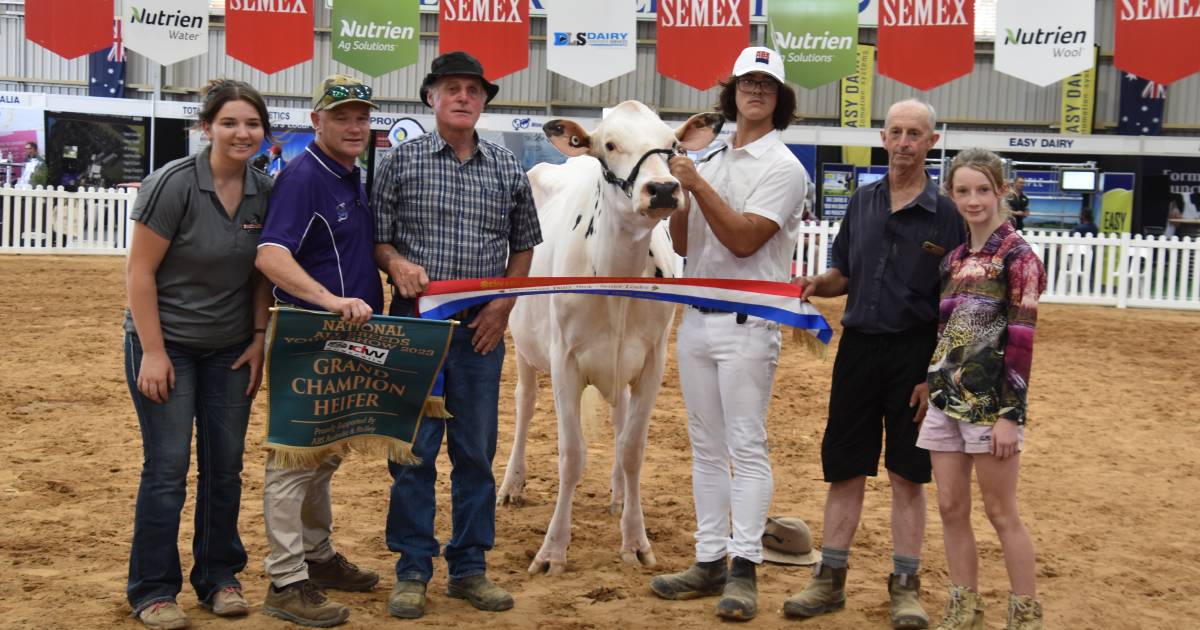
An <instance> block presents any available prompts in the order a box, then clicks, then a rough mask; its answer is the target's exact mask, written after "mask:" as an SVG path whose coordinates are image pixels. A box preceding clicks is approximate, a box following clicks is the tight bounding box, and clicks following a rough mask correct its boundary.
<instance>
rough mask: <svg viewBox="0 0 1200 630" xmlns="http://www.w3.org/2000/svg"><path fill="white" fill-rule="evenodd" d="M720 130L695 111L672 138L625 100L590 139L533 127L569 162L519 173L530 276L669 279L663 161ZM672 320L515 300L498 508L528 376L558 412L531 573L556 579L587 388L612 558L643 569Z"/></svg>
mask: <svg viewBox="0 0 1200 630" xmlns="http://www.w3.org/2000/svg"><path fill="white" fill-rule="evenodd" d="M723 122H724V120H723V119H722V117H721V116H719V115H717V114H697V115H695V116H692V117H691V118H690V119H689V120H688V121H687V122H685V123H684V124H683V125H681V126H680V127H679V128H678V129H677V130H672V129H670V128H669V127H667V126H666V125H665V124H664V123H663V122H662V121H661V120H660V119H659V118H658V116H657V115H655V114H654V112H652V111H651V110H650V109H649V108H647V107H646V106H645V105H643V104H641V103H638V102H636V101H626V102H624V103H621V104H620V105H618V106H617V107H615V108H614V109H613V110H612V111H611V112H610V113H609V114H608V116H607V117H606V118H605V119H604V120H603V122H601V123H600V126H599V127H597V128H596V129H595V130H594V131H592V132H591V133H587V132H586V131H584V130H583V128H582V127H580V126H579V124H578V123H576V122H574V121H570V120H553V121H550V122H548V123H546V125H545V126H544V128H543V129H544V131H545V133H546V135H547V136H548V137H549V138H550V141H551V142H552V143H553V144H554V146H555V147H557V148H558V149H559V150H560V151H562V152H563V153H564V154H566V155H568V156H571V158H572V159H570V160H568V161H567V163H566V164H563V165H549V164H541V165H538V166H536V167H534V168H533V169H532V170H530V172H529V180H530V183H531V185H532V187H533V195H534V199H535V201H536V203H537V207H538V218H539V219H540V221H541V226H542V234H543V237H544V238H545V242H543V243H542V244H541V245H539V246H538V247H537V248H536V249H535V250H534V253H533V267H532V270H531V271H530V275H533V276H605V277H643V276H648V277H652V276H655V275H661V276H667V277H669V276H671V275H673V271H674V263H673V261H674V260H675V254H674V252H673V251H672V249H671V245H670V242H669V239H668V238H667V235H666V232H665V230H664V229H656V227H659V226H661V225H662V220H663V219H665V218H666V217H667V216H668V215H670V214H671V213H672V212H674V211H675V209H676V208H680V207H682V206H683V204H684V203H685V202H686V197H685V196H684V194H683V192H682V191H681V190H680V188H679V182H678V181H677V180H676V179H675V178H674V177H672V176H671V173H670V170H669V169H668V168H667V160H666V158H667V157H669V155H670V153H671V152H674V151H677V150H679V149H680V148H684V149H688V150H693V151H694V150H698V149H700V148H702V147H704V146H707V145H708V144H709V143H710V142H711V141H712V139H713V138H714V137H715V136H716V134H717V132H718V131H719V130H720V127H721V124H722V123H723ZM673 314H674V305H672V304H669V303H665V302H652V301H646V300H638V299H632V298H620V297H601V296H590V295H577V294H558V295H552V296H529V297H523V298H521V299H519V300H517V305H516V308H514V309H513V313H512V317H511V318H510V326H511V330H512V336H513V340H514V341H515V344H516V351H517V393H516V397H517V429H516V436H515V438H514V441H513V450H512V454H511V456H510V457H509V460H508V468H507V470H506V471H505V474H504V482H503V483H502V484H501V487H500V491H499V493H498V495H497V502H498V503H501V504H505V503H512V504H519V503H520V502H521V492H522V490H523V489H524V485H525V440H526V436H527V435H528V431H529V422H530V419H531V418H532V417H533V411H534V403H535V401H536V399H537V372H539V371H540V372H549V373H550V375H551V379H552V382H553V389H554V405H555V409H556V411H557V415H558V472H559V486H558V501H557V503H556V504H555V507H554V516H553V518H552V519H551V520H550V526H549V528H548V529H547V531H546V538H545V541H544V542H543V543H542V548H541V550H540V551H538V554H537V556H536V557H535V558H534V559H533V562H532V563H531V564H530V566H529V572H530V573H537V572H541V571H546V572H548V573H549V574H551V575H557V574H560V573H562V572H563V571H564V570H565V568H566V559H567V546H568V543H569V542H570V539H571V502H572V499H573V497H574V494H575V487H576V485H577V484H578V483H579V480H580V478H581V477H582V476H583V470H584V464H585V457H586V449H585V444H584V436H583V431H582V428H581V425H580V397H581V395H582V392H583V390H584V388H585V387H586V386H588V385H592V386H594V387H595V388H596V389H597V390H598V391H599V392H600V394H601V395H602V396H603V397H604V399H605V400H606V401H607V402H608V404H610V405H612V407H613V414H612V420H613V432H614V434H615V435H616V440H615V441H616V455H615V457H614V463H613V473H612V504H611V506H610V509H611V510H612V511H613V512H615V511H616V510H617V509H620V510H621V558H622V559H623V560H625V561H626V562H631V563H636V562H639V561H640V562H641V563H643V564H645V565H648V566H650V565H653V564H654V553H653V552H652V551H651V549H650V541H649V540H648V539H647V538H646V525H645V521H644V519H643V516H642V506H641V497H640V494H639V489H638V483H639V476H640V473H641V467H642V459H643V455H644V453H645V450H646V434H647V431H648V429H649V423H650V412H651V411H652V409H653V407H654V399H655V397H656V396H657V395H658V390H659V387H660V386H661V385H662V376H663V369H664V367H665V364H666V360H667V336H668V333H669V331H670V325H671V319H672V316H673Z"/></svg>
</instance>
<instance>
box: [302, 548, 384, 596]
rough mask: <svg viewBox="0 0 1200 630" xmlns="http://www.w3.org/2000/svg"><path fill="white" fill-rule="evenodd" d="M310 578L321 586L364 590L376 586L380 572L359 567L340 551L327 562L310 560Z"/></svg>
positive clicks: (346, 589)
mask: <svg viewBox="0 0 1200 630" xmlns="http://www.w3.org/2000/svg"><path fill="white" fill-rule="evenodd" d="M308 579H310V580H313V581H314V582H316V583H317V584H319V585H320V586H321V588H331V589H334V590H338V591H353V592H362V591H369V590H371V589H373V588H375V585H376V584H378V583H379V574H378V573H376V572H374V571H368V570H366V569H360V568H358V565H356V564H354V563H353V562H350V561H349V560H347V559H346V556H343V555H342V554H340V553H338V554H334V556H333V557H332V558H330V559H328V560H326V561H325V562H308Z"/></svg>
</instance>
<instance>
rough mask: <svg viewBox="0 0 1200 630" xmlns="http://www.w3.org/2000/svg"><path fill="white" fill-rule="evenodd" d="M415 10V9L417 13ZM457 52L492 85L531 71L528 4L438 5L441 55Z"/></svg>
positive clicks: (508, 0)
mask: <svg viewBox="0 0 1200 630" xmlns="http://www.w3.org/2000/svg"><path fill="white" fill-rule="evenodd" d="M339 1H340V0H339ZM335 6H336V5H335ZM416 10H417V9H416V8H415V7H414V8H413V11H414V13H415V12H416ZM455 50H461V51H464V52H467V53H469V54H470V55H471V56H473V57H475V58H476V59H478V60H479V63H480V64H482V65H483V72H484V74H485V75H486V78H487V79H488V80H489V81H495V80H496V79H499V78H501V77H505V76H508V75H510V74H512V73H514V72H519V71H521V70H524V69H525V68H528V67H529V2H528V1H526V0H520V1H514V0H504V1H503V2H496V1H494V0H493V1H492V2H471V1H467V0H447V1H445V2H441V3H439V7H438V53H439V54H445V53H448V52H452V51H455Z"/></svg>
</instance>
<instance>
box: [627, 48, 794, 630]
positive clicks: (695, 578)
mask: <svg viewBox="0 0 1200 630" xmlns="http://www.w3.org/2000/svg"><path fill="white" fill-rule="evenodd" d="M722 86H723V89H722V91H721V95H720V101H719V106H720V109H721V113H722V114H724V115H725V117H726V118H727V119H729V120H734V121H736V122H737V130H736V131H735V132H734V134H733V137H732V138H731V139H730V141H729V142H728V143H727V144H726V145H725V146H722V147H719V148H718V149H716V150H715V151H714V152H713V153H710V154H709V156H707V157H706V158H705V159H704V160H702V161H701V164H700V165H699V168H697V167H696V165H694V164H693V163H692V161H691V160H690V159H689V158H687V157H683V156H677V157H673V158H671V161H670V163H671V174H672V175H674V176H675V177H676V178H677V179H678V180H679V182H680V185H681V186H683V188H684V189H685V190H687V191H688V192H689V193H691V200H692V201H691V204H690V206H689V207H687V208H684V209H683V210H681V211H677V212H675V213H674V214H673V215H671V219H670V232H671V239H672V241H673V243H674V247H675V251H676V252H677V253H678V254H679V255H681V256H685V257H686V259H687V261H686V263H685V266H684V276H686V277H689V278H732V279H739V280H773V281H778V282H786V281H787V280H789V279H790V277H791V263H792V254H793V252H794V251H795V248H796V237H797V231H798V230H799V226H800V220H801V215H802V213H803V208H804V196H805V187H806V184H807V182H808V181H809V180H808V177H807V175H806V173H805V171H804V167H803V166H801V165H800V161H799V160H797V159H796V157H795V155H793V154H792V152H791V151H790V150H789V149H788V148H787V145H785V144H784V143H783V140H782V139H781V138H780V133H779V132H780V130H782V129H786V128H787V126H788V125H789V124H790V123H791V121H792V118H793V116H794V114H795V109H796V95H795V92H794V91H793V90H792V88H791V87H789V86H788V85H787V84H786V83H784V70H783V60H782V59H781V58H780V56H779V53H777V52H776V51H774V50H771V49H769V48H761V47H750V48H746V49H745V50H743V51H742V52H741V54H739V55H738V58H737V61H736V62H735V63H734V66H733V75H732V76H731V77H730V78H729V79H728V80H727V81H725V82H723V83H722ZM677 349H678V352H679V380H680V384H681V387H682V389H683V399H684V403H685V404H686V405H687V410H688V435H689V437H690V438H691V442H692V492H693V495H694V498H695V502H696V521H697V523H696V563H695V564H693V565H692V566H691V567H690V568H688V569H687V570H686V571H683V572H682V573H676V574H672V575H662V576H658V577H655V578H654V579H653V580H652V581H651V583H650V588H651V590H653V591H654V592H655V593H656V594H657V595H659V596H660V597H664V598H666V599H688V598H692V597H699V596H703V595H716V594H718V593H720V594H721V595H722V597H721V599H720V601H718V603H717V609H716V613H717V615H719V616H721V617H724V618H726V619H750V618H753V617H754V615H755V614H756V613H757V609H758V606H757V588H756V583H755V567H756V566H757V565H758V564H761V563H762V535H763V527H764V526H765V524H766V521H767V510H768V508H770V505H771V494H772V491H773V489H774V482H773V479H772V476H771V462H770V458H769V456H768V449H767V407H768V404H769V403H770V399H771V386H772V384H773V383H774V380H775V368H776V366H777V365H778V362H779V350H780V332H779V325H778V324H776V323H774V322H771V321H767V320H764V319H760V318H757V317H751V316H748V315H747V314H745V313H737V312H730V311H721V310H713V309H708V308H698V307H688V308H687V309H685V310H684V315H683V322H682V323H681V324H680V326H679V332H678V338H677ZM731 468H732V471H733V472H732V476H731V475H730V470H731ZM731 530H732V531H731ZM728 556H732V557H733V559H732V567H731V568H730V569H729V570H728V571H727V569H726V557H728Z"/></svg>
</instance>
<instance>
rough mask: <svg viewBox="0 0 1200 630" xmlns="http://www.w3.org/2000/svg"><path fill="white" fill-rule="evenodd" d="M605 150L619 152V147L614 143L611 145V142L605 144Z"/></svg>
mask: <svg viewBox="0 0 1200 630" xmlns="http://www.w3.org/2000/svg"><path fill="white" fill-rule="evenodd" d="M604 148H605V149H607V150H609V151H616V150H617V145H615V144H613V143H611V142H605V143H604Z"/></svg>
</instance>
